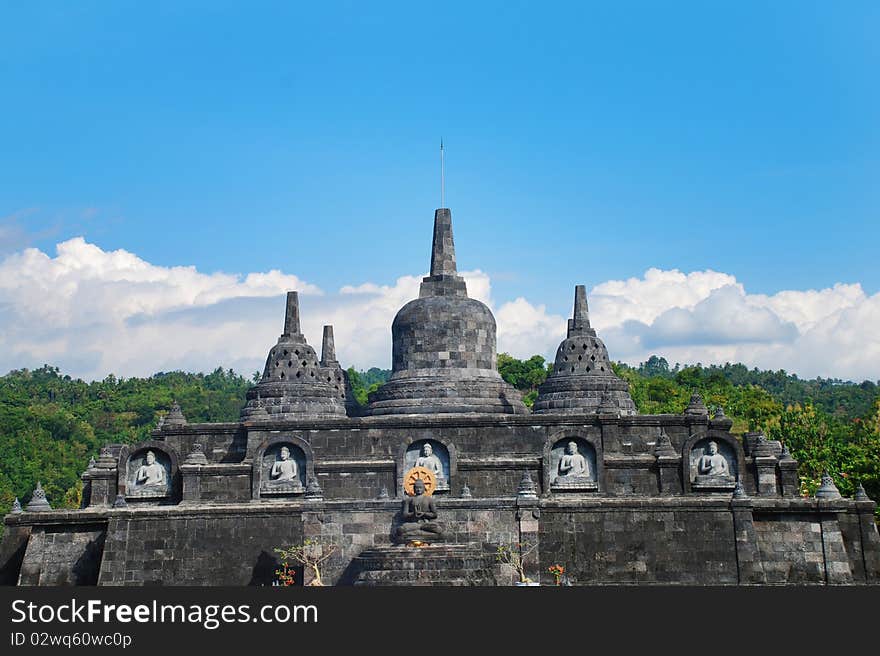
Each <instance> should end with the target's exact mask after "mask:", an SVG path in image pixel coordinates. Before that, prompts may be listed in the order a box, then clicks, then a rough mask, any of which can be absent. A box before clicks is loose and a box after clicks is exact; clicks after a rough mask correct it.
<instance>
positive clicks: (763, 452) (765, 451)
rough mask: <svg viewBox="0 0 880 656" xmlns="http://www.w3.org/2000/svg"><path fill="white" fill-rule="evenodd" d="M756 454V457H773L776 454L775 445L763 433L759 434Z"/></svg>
mask: <svg viewBox="0 0 880 656" xmlns="http://www.w3.org/2000/svg"><path fill="white" fill-rule="evenodd" d="M754 456H755V457H756V458H773V457H775V456H776V454H775V452H774V450H773V445H772V444H770V440H768V439H767V438H766V437H765V436H764V434H763V433H762V434H760V435H758V441H757V443H756V444H755V451H754Z"/></svg>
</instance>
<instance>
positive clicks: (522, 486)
mask: <svg viewBox="0 0 880 656" xmlns="http://www.w3.org/2000/svg"><path fill="white" fill-rule="evenodd" d="M516 496H518V497H520V498H525V499H535V498H537V496H538V487H537V486H536V485H535V482H534V481H533V480H532V475H531V474H530V473H529V472H528V470H526V471H524V472H523V475H522V478H521V479H520V481H519V487H517V490H516Z"/></svg>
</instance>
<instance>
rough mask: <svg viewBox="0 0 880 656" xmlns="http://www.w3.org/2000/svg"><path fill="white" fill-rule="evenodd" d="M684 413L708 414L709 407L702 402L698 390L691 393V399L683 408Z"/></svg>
mask: <svg viewBox="0 0 880 656" xmlns="http://www.w3.org/2000/svg"><path fill="white" fill-rule="evenodd" d="M684 413H685V414H686V415H694V416H700V415H702V416H708V415H709V409H708V408H707V407H706V405H705V404H704V403H703V397H702V396H700V393H699V392H694V393H693V394H691V400H690V402H689V403H688V406H687V408H685V411H684Z"/></svg>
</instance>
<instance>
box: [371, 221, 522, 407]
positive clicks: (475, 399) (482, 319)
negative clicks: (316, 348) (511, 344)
mask: <svg viewBox="0 0 880 656" xmlns="http://www.w3.org/2000/svg"><path fill="white" fill-rule="evenodd" d="M391 334H392V339H393V343H394V345H393V356H392V357H393V364H392V374H391V378H390V379H389V381H388V383H386V384H385V385H384V386H382V387H381V388H380V389H379V390H377V391H376V392H375V393H374V394H373V395H372V396H371V397H370V407H369V413H370V414H371V415H389V414H434V413H491V414H499V413H500V414H525V413H527V412H528V411H527V410H526V407H525V405H523V402H522V397H521V396H520V394H519V392H518V391H517V390H516V389H515V388H514V387H513V386H511V385H509V384H508V383H506V382H505V381H504V380H503V379H502V378H501V376H500V375H499V373H498V369H497V365H496V351H495V317H494V316H492V312H491V310H489V308H488V307H486V306H485V305H484V304H483V303H481V302H480V301H477V300H475V299H472V298H468V295H467V285H466V284H465V280H464V278H462V277H461V276H460V275H458V271H457V270H456V266H455V244H454V242H453V239H452V213H451V212H450V211H449V210H448V209H446V208H441V209H438V210H437V211H436V212H435V213H434V243H433V247H432V248H431V273H430V275H429V276H426V277H425V278H423V279H422V285H421V289H420V290H419V297H418V298H417V299H415V300H413V301H410V302H409V303H407V304H406V305H404V306H403V307H402V308H401V309H400V311H399V312H398V313H397V316H396V317H395V318H394V323H393V324H392V326H391Z"/></svg>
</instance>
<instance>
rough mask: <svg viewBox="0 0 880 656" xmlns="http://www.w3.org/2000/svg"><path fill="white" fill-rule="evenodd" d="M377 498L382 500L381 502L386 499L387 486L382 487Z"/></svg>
mask: <svg viewBox="0 0 880 656" xmlns="http://www.w3.org/2000/svg"><path fill="white" fill-rule="evenodd" d="M379 498H380V499H383V500H384V499H387V498H388V486H387V485H383V486H382V489H381V490H379Z"/></svg>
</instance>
